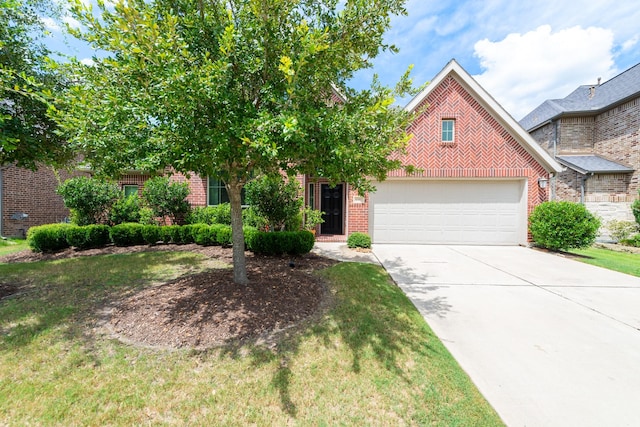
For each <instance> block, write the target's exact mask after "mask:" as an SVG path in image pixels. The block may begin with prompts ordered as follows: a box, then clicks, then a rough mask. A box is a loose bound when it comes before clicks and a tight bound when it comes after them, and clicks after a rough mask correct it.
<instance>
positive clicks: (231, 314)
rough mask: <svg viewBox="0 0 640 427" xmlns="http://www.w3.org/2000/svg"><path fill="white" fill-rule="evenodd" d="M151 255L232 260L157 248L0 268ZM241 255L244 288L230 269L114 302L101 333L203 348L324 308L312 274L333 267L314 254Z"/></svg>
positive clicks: (322, 291)
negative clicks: (160, 252) (119, 255)
mask: <svg viewBox="0 0 640 427" xmlns="http://www.w3.org/2000/svg"><path fill="white" fill-rule="evenodd" d="M158 250H163V251H164V250H172V251H175V250H180V251H192V252H200V253H204V254H205V255H207V256H210V257H213V258H216V259H219V260H221V261H224V262H227V263H229V264H230V263H231V260H232V255H231V249H228V248H220V247H215V246H214V247H202V246H198V245H162V246H157V247H149V246H135V247H128V248H120V247H115V246H110V247H107V248H102V249H91V250H86V251H75V250H72V249H68V250H65V251H61V252H57V253H55V254H34V253H32V252H30V251H22V252H18V253H14V254H9V255H6V256H4V257H0V262H30V261H39V260H51V259H63V258H70V257H78V256H92V255H98V254H113V253H130V252H142V251H158ZM246 255H247V274H248V276H249V281H250V283H249V284H248V285H246V286H245V285H236V284H235V283H234V282H233V270H232V269H231V268H228V269H214V270H209V271H207V272H204V273H199V274H193V275H189V276H186V277H181V278H179V279H176V280H174V281H172V282H169V283H166V284H163V285H158V286H152V287H149V288H145V289H143V290H141V291H139V292H137V293H136V294H134V295H132V296H130V297H128V298H126V299H123V300H120V301H115V302H113V305H112V306H111V307H110V309H109V310H108V312H109V316H108V319H107V321H106V322H105V323H106V325H105V326H106V327H107V329H109V330H110V331H111V333H113V334H114V335H116V336H117V337H118V338H120V339H123V340H124V341H126V342H129V343H133V344H138V345H143V346H152V347H164V348H167V347H169V348H183V347H186V348H209V347H214V346H218V345H222V344H226V343H229V342H237V341H239V340H246V339H258V338H264V337H268V336H272V335H273V333H274V332H278V331H282V330H285V329H287V328H290V327H291V326H294V325H296V324H299V323H300V322H301V321H302V320H304V319H306V318H309V317H310V316H312V315H313V314H314V313H317V312H318V311H319V309H320V308H321V307H323V306H325V305H326V303H327V301H328V292H327V289H326V287H325V285H324V283H323V282H322V280H321V279H320V278H319V277H318V276H317V275H315V274H313V272H314V271H315V270H318V269H322V268H326V267H328V266H330V265H333V264H335V263H336V261H333V260H329V259H327V258H323V257H320V256H317V255H315V254H307V255H304V256H301V257H296V258H294V259H292V258H290V257H265V256H257V255H253V254H251V253H247V254H246ZM291 262H293V265H291ZM16 291H17V289H16V288H15V286H14V287H11V286H10V285H6V284H0V298H2V297H3V296H6V295H10V294H11V293H14V292H16Z"/></svg>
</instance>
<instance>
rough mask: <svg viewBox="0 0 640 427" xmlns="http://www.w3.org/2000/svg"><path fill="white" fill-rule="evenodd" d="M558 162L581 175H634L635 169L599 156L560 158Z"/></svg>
mask: <svg viewBox="0 0 640 427" xmlns="http://www.w3.org/2000/svg"><path fill="white" fill-rule="evenodd" d="M557 159H558V161H559V162H560V163H561V164H563V165H565V166H566V167H568V168H570V169H573V170H574V171H577V172H579V173H581V174H583V175H584V174H588V173H633V171H634V169H633V168H630V167H629V166H625V165H623V164H620V163H617V162H613V161H611V160H608V159H605V158H604V157H601V156H598V155H597V154H586V155H568V156H558V157H557Z"/></svg>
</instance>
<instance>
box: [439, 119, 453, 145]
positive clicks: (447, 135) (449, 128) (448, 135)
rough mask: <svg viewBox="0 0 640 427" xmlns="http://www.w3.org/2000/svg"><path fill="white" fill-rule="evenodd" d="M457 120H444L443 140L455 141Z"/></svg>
mask: <svg viewBox="0 0 640 427" xmlns="http://www.w3.org/2000/svg"><path fill="white" fill-rule="evenodd" d="M455 123H456V121H455V120H451V119H446V120H442V142H454V136H455Z"/></svg>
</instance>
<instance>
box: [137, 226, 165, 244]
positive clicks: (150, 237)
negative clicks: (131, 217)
mask: <svg viewBox="0 0 640 427" xmlns="http://www.w3.org/2000/svg"><path fill="white" fill-rule="evenodd" d="M142 238H143V239H144V241H145V242H146V243H147V244H149V245H155V244H156V243H158V242H159V241H161V240H162V241H164V238H163V236H162V231H161V229H160V226H158V225H155V224H147V225H143V226H142Z"/></svg>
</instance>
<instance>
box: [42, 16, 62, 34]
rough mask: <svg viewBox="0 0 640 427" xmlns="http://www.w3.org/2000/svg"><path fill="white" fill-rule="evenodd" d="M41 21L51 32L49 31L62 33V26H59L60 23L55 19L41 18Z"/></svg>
mask: <svg viewBox="0 0 640 427" xmlns="http://www.w3.org/2000/svg"><path fill="white" fill-rule="evenodd" d="M40 21H42V23H43V24H44V27H45V28H46V29H47V30H49V31H60V30H61V28H60V25H58V23H57V22H56V21H55V20H54V19H53V18H49V17H48V16H47V17H41V18H40Z"/></svg>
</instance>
